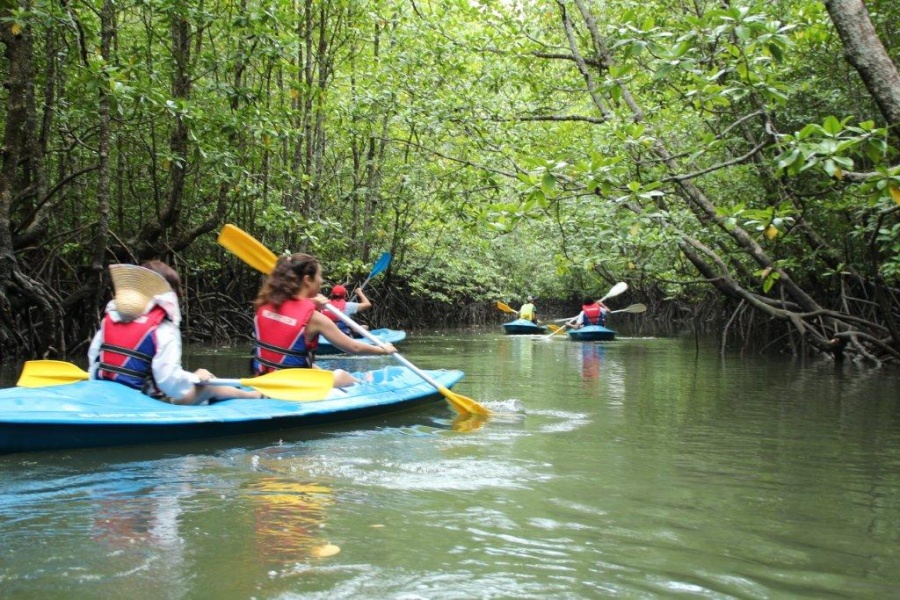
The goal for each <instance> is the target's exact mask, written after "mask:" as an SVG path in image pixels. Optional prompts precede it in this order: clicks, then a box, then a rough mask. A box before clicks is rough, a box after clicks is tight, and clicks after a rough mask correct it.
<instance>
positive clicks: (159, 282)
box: [109, 265, 172, 319]
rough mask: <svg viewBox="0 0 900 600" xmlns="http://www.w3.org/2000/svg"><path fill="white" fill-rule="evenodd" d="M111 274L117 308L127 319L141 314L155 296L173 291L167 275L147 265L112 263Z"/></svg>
mask: <svg viewBox="0 0 900 600" xmlns="http://www.w3.org/2000/svg"><path fill="white" fill-rule="evenodd" d="M109 275H110V277H111V278H112V283H113V288H115V292H116V296H115V301H116V310H117V311H118V313H119V314H120V315H121V316H122V317H124V318H126V319H134V318H137V317H139V316H141V315H142V314H144V312H145V311H146V310H147V307H148V306H149V305H150V302H151V301H152V300H153V297H154V296H158V295H160V294H165V293H167V292H171V291H172V286H170V285H169V282H168V281H166V279H165V277H163V276H162V275H160V274H159V273H157V272H156V271H151V270H150V269H147V268H145V267H139V266H137V265H110V266H109Z"/></svg>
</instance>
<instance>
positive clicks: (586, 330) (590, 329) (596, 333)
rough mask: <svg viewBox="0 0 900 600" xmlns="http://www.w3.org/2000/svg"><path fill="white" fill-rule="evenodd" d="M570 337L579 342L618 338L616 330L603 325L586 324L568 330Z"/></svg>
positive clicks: (606, 340)
mask: <svg viewBox="0 0 900 600" xmlns="http://www.w3.org/2000/svg"><path fill="white" fill-rule="evenodd" d="M568 334H569V339H570V340H575V341H578V342H611V341H613V340H614V339H616V332H615V331H613V330H612V329H607V328H606V327H604V326H603V325H585V326H584V327H579V328H578V329H570V330H569V331H568Z"/></svg>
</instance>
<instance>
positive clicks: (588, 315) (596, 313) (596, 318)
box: [581, 302, 606, 325]
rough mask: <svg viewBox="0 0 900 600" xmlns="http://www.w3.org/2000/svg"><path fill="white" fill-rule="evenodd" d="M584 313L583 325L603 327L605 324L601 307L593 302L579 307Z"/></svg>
mask: <svg viewBox="0 0 900 600" xmlns="http://www.w3.org/2000/svg"><path fill="white" fill-rule="evenodd" d="M581 310H583V311H584V324H585V325H603V324H605V323H606V315H604V314H603V306H602V305H600V304H597V303H596V302H594V303H593V304H585V305H584V306H582V307H581Z"/></svg>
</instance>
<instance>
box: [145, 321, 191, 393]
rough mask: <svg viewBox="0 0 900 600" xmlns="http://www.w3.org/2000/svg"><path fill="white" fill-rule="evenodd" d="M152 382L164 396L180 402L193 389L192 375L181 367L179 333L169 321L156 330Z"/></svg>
mask: <svg viewBox="0 0 900 600" xmlns="http://www.w3.org/2000/svg"><path fill="white" fill-rule="evenodd" d="M155 335H156V355H155V356H154V357H153V380H154V381H155V382H156V387H158V388H159V391H161V392H162V393H163V394H165V395H166V396H169V397H170V398H175V399H176V400H180V399H181V398H184V397H185V396H186V395H187V394H189V393H190V392H191V390H193V388H194V380H195V377H194V374H193V373H191V372H189V371H185V370H184V369H183V368H182V367H181V332H180V331H179V330H178V327H176V326H175V325H174V324H173V323H172V322H171V321H163V322H162V323H160V324H159V327H157V328H156V333H155Z"/></svg>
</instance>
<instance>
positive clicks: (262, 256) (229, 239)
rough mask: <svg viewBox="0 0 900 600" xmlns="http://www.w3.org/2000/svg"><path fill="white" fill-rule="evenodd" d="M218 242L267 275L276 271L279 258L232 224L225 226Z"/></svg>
mask: <svg viewBox="0 0 900 600" xmlns="http://www.w3.org/2000/svg"><path fill="white" fill-rule="evenodd" d="M216 241H217V242H219V245H220V246H222V247H223V248H225V249H226V250H229V251H231V252H232V253H233V254H234V255H235V256H237V257H238V258H240V259H241V260H242V261H244V262H245V263H247V264H248V265H250V266H251V267H253V268H254V269H256V270H257V271H259V272H261V273H263V274H265V275H268V274H269V273H271V272H272V271H273V270H274V269H275V263H276V262H277V261H278V257H277V256H275V254H273V253H272V251H271V250H269V249H268V248H266V247H265V246H263V245H262V244H261V243H260V241H259V240H257V239H256V238H255V237H253V236H252V235H250V234H249V233H247V232H246V231H244V230H243V229H241V228H240V227H237V226H236V225H232V224H230V223H229V224H227V225H225V226H224V227H223V228H222V231H221V232H219V238H218V239H217V240H216Z"/></svg>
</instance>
